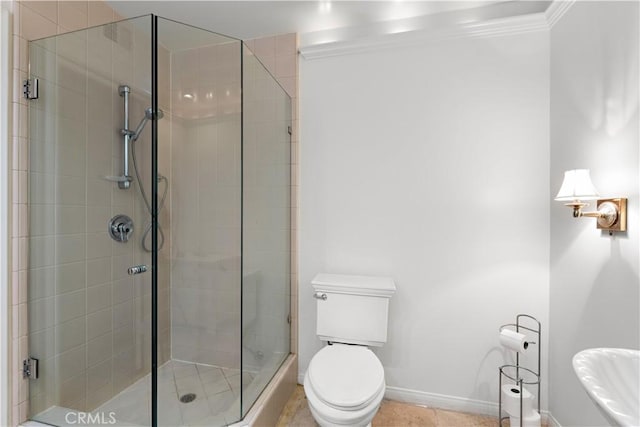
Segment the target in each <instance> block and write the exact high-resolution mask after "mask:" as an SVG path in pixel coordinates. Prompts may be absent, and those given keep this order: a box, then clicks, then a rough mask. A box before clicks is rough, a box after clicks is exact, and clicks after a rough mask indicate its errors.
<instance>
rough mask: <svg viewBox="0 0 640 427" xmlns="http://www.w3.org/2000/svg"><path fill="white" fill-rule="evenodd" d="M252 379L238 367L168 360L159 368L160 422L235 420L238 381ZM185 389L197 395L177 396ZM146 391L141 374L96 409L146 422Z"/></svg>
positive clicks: (182, 423)
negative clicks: (185, 399)
mask: <svg viewBox="0 0 640 427" xmlns="http://www.w3.org/2000/svg"><path fill="white" fill-rule="evenodd" d="M242 377H243V378H242ZM252 380H253V375H252V374H249V373H245V374H244V375H243V376H241V375H240V371H239V370H237V369H226V368H218V367H215V366H208V365H199V364H195V363H187V362H179V361H175V360H174V361H170V362H167V363H165V364H164V365H162V366H161V367H160V368H159V369H158V420H159V425H161V426H167V427H169V426H170V427H175V426H208V427H211V426H222V425H227V424H229V423H232V422H235V421H237V420H238V419H239V418H240V406H239V400H238V398H239V395H240V387H241V384H242V383H243V382H244V384H245V385H246V384H248V383H250V382H251V381H252ZM187 393H194V394H195V395H196V398H195V400H193V401H192V402H189V403H182V402H181V401H180V397H181V396H183V395H185V394H187ZM149 395H150V386H149V379H148V378H143V379H142V380H140V381H138V382H136V383H135V384H133V385H132V386H130V387H129V388H127V389H126V390H125V391H123V392H122V393H120V394H119V395H117V396H115V397H114V398H113V399H111V400H110V401H109V402H107V403H105V404H104V405H102V406H101V407H100V408H98V409H97V410H96V411H103V412H110V411H113V412H115V413H116V417H117V419H118V422H119V423H131V424H136V425H149V424H150V420H149V410H148V408H149V402H150V399H149ZM143 402H144V404H142V403H143Z"/></svg>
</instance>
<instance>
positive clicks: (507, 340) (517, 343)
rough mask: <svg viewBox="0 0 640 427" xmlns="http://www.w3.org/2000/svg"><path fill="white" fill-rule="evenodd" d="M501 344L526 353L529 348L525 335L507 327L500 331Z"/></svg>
mask: <svg viewBox="0 0 640 427" xmlns="http://www.w3.org/2000/svg"><path fill="white" fill-rule="evenodd" d="M500 344H502V345H503V346H504V347H507V348H510V349H511V350H514V351H517V352H520V353H524V352H525V351H527V349H528V348H529V343H528V342H527V337H526V336H525V335H523V334H520V333H518V332H516V331H512V330H511V329H506V328H505V329H503V330H501V331H500Z"/></svg>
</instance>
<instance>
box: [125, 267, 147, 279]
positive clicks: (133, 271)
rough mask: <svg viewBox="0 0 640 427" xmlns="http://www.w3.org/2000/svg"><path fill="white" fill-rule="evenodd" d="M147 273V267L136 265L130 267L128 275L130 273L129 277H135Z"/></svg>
mask: <svg viewBox="0 0 640 427" xmlns="http://www.w3.org/2000/svg"><path fill="white" fill-rule="evenodd" d="M146 271H147V266H146V265H134V266H133V267H129V269H128V270H127V273H129V276H135V275H136V274H140V273H144V272H146Z"/></svg>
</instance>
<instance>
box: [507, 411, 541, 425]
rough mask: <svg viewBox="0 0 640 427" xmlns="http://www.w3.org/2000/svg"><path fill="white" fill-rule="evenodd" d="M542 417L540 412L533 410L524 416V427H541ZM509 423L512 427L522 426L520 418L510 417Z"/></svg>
mask: <svg viewBox="0 0 640 427" xmlns="http://www.w3.org/2000/svg"><path fill="white" fill-rule="evenodd" d="M540 418H541V417H540V414H539V413H537V412H536V411H533V413H532V414H529V415H528V416H526V417H523V418H522V427H540ZM509 425H511V427H520V418H518V417H509Z"/></svg>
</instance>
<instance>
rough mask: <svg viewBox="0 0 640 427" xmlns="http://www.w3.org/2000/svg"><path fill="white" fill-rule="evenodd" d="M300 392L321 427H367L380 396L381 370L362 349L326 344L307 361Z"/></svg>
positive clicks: (382, 394) (382, 395) (376, 359)
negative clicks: (303, 394) (302, 389)
mask: <svg viewBox="0 0 640 427" xmlns="http://www.w3.org/2000/svg"><path fill="white" fill-rule="evenodd" d="M304 390H305V394H306V396H307V400H308V402H309V409H310V410H311V413H312V415H313V417H314V418H315V420H316V421H317V422H318V424H320V425H321V426H322V427H329V426H362V427H364V426H368V425H370V424H371V420H372V419H373V417H374V416H375V414H376V412H377V411H378V408H379V407H380V402H381V401H382V398H383V397H384V392H385V381H384V369H383V367H382V364H381V363H380V361H379V360H378V358H377V357H376V355H375V354H374V353H373V352H372V351H371V350H369V349H368V348H367V347H365V346H360V345H347V344H333V345H327V346H326V347H324V348H323V349H322V350H320V351H319V352H318V353H316V355H315V356H314V357H313V359H312V360H311V363H310V364H309V369H308V370H307V373H306V374H305V378H304Z"/></svg>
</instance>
